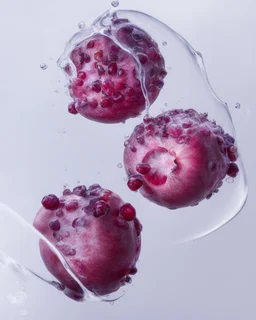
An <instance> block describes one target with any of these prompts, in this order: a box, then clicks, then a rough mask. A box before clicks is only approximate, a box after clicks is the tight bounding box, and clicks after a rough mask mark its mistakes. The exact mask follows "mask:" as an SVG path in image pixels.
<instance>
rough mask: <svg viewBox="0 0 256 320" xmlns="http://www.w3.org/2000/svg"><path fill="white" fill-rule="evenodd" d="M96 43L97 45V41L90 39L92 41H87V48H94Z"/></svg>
mask: <svg viewBox="0 0 256 320" xmlns="http://www.w3.org/2000/svg"><path fill="white" fill-rule="evenodd" d="M94 45H95V41H94V40H90V41H89V42H88V43H87V46H86V48H87V49H92V48H94Z"/></svg>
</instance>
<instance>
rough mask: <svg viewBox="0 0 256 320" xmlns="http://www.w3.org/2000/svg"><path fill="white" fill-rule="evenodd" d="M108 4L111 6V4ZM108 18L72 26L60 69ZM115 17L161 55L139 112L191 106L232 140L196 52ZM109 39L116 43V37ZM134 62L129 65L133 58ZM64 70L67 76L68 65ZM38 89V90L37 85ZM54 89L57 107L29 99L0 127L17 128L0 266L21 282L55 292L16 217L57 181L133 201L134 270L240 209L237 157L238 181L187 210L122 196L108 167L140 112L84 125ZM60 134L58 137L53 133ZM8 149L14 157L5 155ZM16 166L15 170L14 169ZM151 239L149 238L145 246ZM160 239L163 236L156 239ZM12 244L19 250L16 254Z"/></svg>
mask: <svg viewBox="0 0 256 320" xmlns="http://www.w3.org/2000/svg"><path fill="white" fill-rule="evenodd" d="M115 3H117V2H116V1H115ZM112 6H114V7H115V5H113V3H112ZM113 14H114V13H113V12H111V13H108V12H107V13H105V14H104V15H103V16H101V17H99V18H98V19H97V20H96V21H95V23H94V24H93V25H92V26H91V27H90V28H80V29H81V30H80V31H79V33H77V34H76V35H74V37H72V39H71V40H70V41H69V42H68V43H67V47H66V49H65V52H64V54H63V55H62V56H61V58H60V60H59V66H60V67H61V68H64V67H65V66H66V65H67V64H68V63H69V64H70V65H71V66H72V63H71V61H70V59H69V54H70V52H71V51H72V49H73V48H74V47H75V45H76V44H78V43H79V42H80V41H82V40H84V39H85V38H86V37H89V36H91V35H92V34H93V33H94V32H102V33H103V32H104V31H106V30H107V28H108V26H109V21H110V15H113ZM116 14H117V15H118V17H120V18H128V19H129V20H130V21H131V22H132V23H134V24H136V25H138V26H140V27H141V28H143V29H144V30H146V31H148V33H149V34H150V35H151V36H152V38H153V39H155V40H156V41H157V42H158V43H159V44H163V46H161V52H162V54H163V56H164V58H165V62H166V66H167V70H168V75H167V77H166V79H165V86H164V88H163V89H162V92H161V94H160V96H159V98H158V99H157V101H156V102H155V103H154V104H153V105H152V106H149V103H148V99H147V92H146V90H145V86H144V87H143V90H144V94H145V98H146V101H147V105H146V109H147V110H146V111H145V112H147V111H148V112H149V113H150V115H153V116H155V115H157V114H159V113H160V112H161V110H162V109H163V107H164V106H165V107H168V108H169V109H171V108H176V107H178V108H184V109H187V108H189V107H193V108H194V109H196V110H198V111H200V112H202V113H203V112H207V113H208V114H209V118H210V119H215V120H216V122H217V123H219V124H221V126H222V127H223V128H224V129H225V131H226V132H228V133H230V134H231V135H233V136H235V129H234V127H233V124H232V120H231V117H230V113H229V109H228V106H227V105H226V104H225V103H223V102H222V101H221V100H220V99H219V98H218V97H217V95H216V94H215V92H214V91H213V89H212V88H211V86H210V83H209V81H208V78H207V73H206V70H205V67H204V61H203V59H202V56H201V54H199V53H198V52H196V51H195V50H194V49H193V48H192V47H191V46H190V45H189V43H188V42H187V41H186V40H185V39H183V38H182V37H181V36H180V35H179V34H177V33H176V32H175V31H173V30H172V29H171V28H169V27H168V26H166V25H164V24H163V23H161V22H160V21H159V20H157V19H155V18H152V17H150V16H148V15H146V14H143V13H140V12H136V11H123V10H119V11H118V10H117V11H116ZM113 40H114V41H115V42H118V41H117V39H113ZM164 43H166V44H167V43H168V45H165V44H164ZM135 59H136V60H137V58H136V57H135ZM40 67H41V66H40ZM41 68H42V67H41ZM42 69H43V68H42ZM43 70H44V69H43ZM72 71H73V76H75V70H74V66H73V69H72ZM138 71H139V74H140V77H141V80H142V83H143V82H144V79H143V74H142V72H141V70H140V68H139V65H138ZM220 76H221V75H220ZM50 80H51V79H49V81H50ZM41 90H44V89H43V88H41ZM47 92H48V91H47V90H46V93H47ZM54 92H55V93H60V94H58V95H57V96H58V99H59V100H58V101H57V100H56V101H57V102H56V103H55V104H56V105H57V107H56V108H54V110H52V108H51V106H52V104H51V105H49V106H48V105H47V104H45V103H40V101H37V108H35V107H34V105H31V106H30V105H29V106H28V110H29V112H28V114H27V115H26V119H25V120H24V123H22V126H20V127H18V126H19V117H20V116H21V115H22V111H23V110H18V111H17V114H16V115H15V116H17V119H16V121H14V123H13V124H8V128H7V127H3V129H5V130H6V131H7V132H9V131H8V130H10V132H11V130H13V129H14V128H15V129H17V128H18V132H19V135H18V136H17V135H15V137H13V138H12V136H10V139H9V141H8V144H9V146H10V147H9V149H8V152H9V155H10V156H9V157H6V158H5V157H3V159H1V161H2V167H7V168H10V169H9V170H7V172H8V174H7V175H6V174H5V175H4V174H3V176H2V181H1V183H2V184H3V185H2V187H3V188H2V189H3V190H6V188H5V187H6V185H10V186H12V189H11V190H12V194H14V195H15V197H13V196H12V195H10V192H9V190H6V191H3V193H2V196H3V199H4V202H6V203H10V205H12V206H14V207H15V208H16V211H18V212H19V213H21V215H17V214H16V213H15V212H14V211H13V210H11V209H10V208H8V207H7V206H5V205H3V204H2V205H0V212H1V215H0V218H1V224H0V225H1V227H0V231H1V232H0V234H1V236H0V240H1V242H0V243H1V247H0V249H1V250H3V251H4V252H6V253H8V256H11V257H12V258H13V259H12V258H9V257H5V258H3V259H2V261H3V262H0V265H2V266H7V267H8V268H9V267H10V266H12V267H13V268H14V269H16V271H17V273H18V274H20V275H21V276H22V277H25V278H28V279H30V278H31V277H32V275H36V276H37V277H38V279H40V280H43V281H46V282H47V283H48V284H49V286H51V287H52V288H54V289H57V290H59V291H60V293H61V292H62V291H63V290H62V289H63V288H62V287H61V285H60V284H59V283H58V282H57V281H56V279H54V278H53V277H52V276H51V275H50V274H49V272H48V271H47V270H46V268H45V266H44V265H43V263H42V261H41V259H40V254H39V250H38V241H39V238H40V235H39V234H38V233H37V232H36V231H35V230H34V229H33V228H32V227H31V225H30V224H29V223H27V222H26V221H24V219H22V218H21V216H24V215H26V218H27V217H28V218H29V221H30V222H32V221H33V218H34V216H35V214H36V212H37V210H38V209H39V208H40V206H41V204H40V201H41V199H42V196H44V195H45V194H48V193H50V192H55V193H56V194H57V195H58V194H60V193H61V191H62V186H63V185H64V184H68V185H70V186H72V187H74V186H76V184H77V181H81V183H84V184H86V185H89V184H92V183H100V184H101V185H102V186H104V187H106V188H108V189H111V190H113V191H115V192H117V193H118V194H119V195H120V196H121V197H122V198H123V199H124V201H126V202H130V203H132V204H134V206H135V207H136V210H137V214H138V216H139V218H140V220H141V221H142V223H143V225H144V230H143V248H144V253H143V255H142V257H141V259H140V263H139V266H138V267H140V265H141V266H143V267H145V266H147V265H148V263H149V262H150V259H151V258H152V257H151V254H150V252H151V247H152V246H154V245H155V246H156V248H158V249H159V243H165V244H166V243H167V244H168V249H170V246H171V244H173V243H176V242H181V241H185V240H192V239H199V238H201V237H204V236H206V235H209V234H210V233H212V232H214V231H216V230H218V229H219V228H220V227H222V226H223V225H225V224H226V223H228V222H229V221H230V220H231V219H233V218H234V217H235V216H236V215H237V214H238V213H239V212H240V211H241V209H242V208H243V205H244V203H245V200H246V197H247V183H246V176H245V171H244V169H243V163H242V158H241V157H240V159H239V163H238V165H239V167H240V173H239V175H238V177H237V178H236V179H232V180H231V179H228V181H225V183H224V185H223V187H222V188H221V189H220V192H219V193H218V194H215V195H214V196H213V197H212V198H211V199H210V200H209V201H203V202H202V203H200V204H199V205H198V206H197V207H194V208H186V209H180V210H176V211H170V210H167V209H166V208H163V207H159V206H157V205H154V204H153V203H150V202H149V201H147V200H146V199H144V198H143V197H142V196H141V195H140V194H139V193H132V192H130V191H129V189H128V188H127V179H126V178H125V177H124V175H125V172H124V169H123V168H122V167H120V166H119V165H120V164H121V163H120V164H118V165H117V166H116V163H117V161H118V159H119V160H120V159H122V156H123V144H124V137H127V136H128V134H131V133H132V131H133V128H134V127H135V126H136V125H137V124H139V123H140V122H141V121H142V117H143V116H144V115H145V113H144V114H143V115H142V116H141V117H138V118H136V119H130V120H127V121H126V123H125V124H115V125H108V126H107V125H104V124H100V123H95V122H92V121H88V120H87V119H84V118H82V117H81V116H79V115H76V116H73V117H72V116H71V115H69V114H68V113H67V107H66V106H67V105H68V103H69V99H68V98H67V97H66V95H65V94H64V93H63V95H62V93H61V92H59V91H58V90H55V91H54ZM166 101H168V104H167V102H166ZM6 112H8V111H6ZM14 120H15V119H14ZM12 125H13V126H14V127H12ZM46 128H47V130H46ZM59 128H65V129H63V130H65V132H64V131H63V130H62V131H61V130H60V129H59ZM15 132H16V131H15ZM31 132H32V133H33V134H31ZM61 132H62V133H65V134H59V133H61ZM4 133H6V132H4ZM17 139H18V140H17ZM13 146H15V148H13ZM238 147H239V146H238ZM13 149H15V153H12V152H13V151H12V150H13ZM32 150H33V152H32ZM17 163H19V166H17V165H16V164H17ZM39 163H40V165H39ZM117 167H118V168H117ZM120 169H122V170H120ZM99 170H100V171H99ZM24 172H25V173H24ZM99 172H100V174H99ZM8 189H9V188H8ZM159 230H161V232H159ZM17 235H18V236H17ZM152 238H153V239H157V241H155V243H153V244H152V242H151V239H152ZM163 239H165V241H164V242H163ZM6 240H7V241H6ZM166 240H167V241H168V242H167V241H166ZM161 241H162V242H161ZM158 242H159V243H158ZM5 243H6V245H4V244H5ZM20 246H22V247H23V248H26V249H27V250H19V247H20ZM51 249H52V250H53V251H54V252H55V253H56V254H57V255H58V256H59V258H60V259H61V261H62V262H63V264H64V266H65V268H67V270H68V272H69V273H70V274H71V275H72V276H73V277H74V278H75V275H74V274H72V271H71V270H69V268H68V266H67V264H66V263H65V260H64V259H63V258H62V257H61V256H60V254H59V253H58V252H57V251H56V249H55V248H53V247H51ZM31 256H32V257H33V258H31ZM164 257H165V254H163V255H162V259H163V263H164ZM0 261H1V260H0ZM16 261H18V262H16ZM10 262H11V264H10ZM145 268H146V267H145ZM135 282H136V278H135ZM80 285H81V284H80ZM81 287H82V288H83V290H84V293H85V300H86V301H88V300H89V301H95V300H96V301H100V300H102V299H103V300H108V299H109V300H111V299H112V298H111V297H109V298H108V297H106V298H105V297H103V298H99V297H95V296H94V295H93V294H91V293H90V292H88V290H86V288H84V287H83V286H82V285H81ZM64 293H65V292H64ZM121 294H122V293H121V292H119V293H118V294H117V296H115V297H120V296H121ZM9 298H10V299H9V301H14V300H15V299H16V298H13V296H10V297H9ZM113 299H114V298H113ZM25 310H26V309H23V313H26V312H25Z"/></svg>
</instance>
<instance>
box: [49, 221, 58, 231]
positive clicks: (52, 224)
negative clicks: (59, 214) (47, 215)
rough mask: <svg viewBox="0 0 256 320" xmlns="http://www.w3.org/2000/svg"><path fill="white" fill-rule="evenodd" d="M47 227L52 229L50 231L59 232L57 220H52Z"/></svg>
mask: <svg viewBox="0 0 256 320" xmlns="http://www.w3.org/2000/svg"><path fill="white" fill-rule="evenodd" d="M49 227H50V229H52V231H59V230H60V222H59V220H53V221H51V222H50V223H49Z"/></svg>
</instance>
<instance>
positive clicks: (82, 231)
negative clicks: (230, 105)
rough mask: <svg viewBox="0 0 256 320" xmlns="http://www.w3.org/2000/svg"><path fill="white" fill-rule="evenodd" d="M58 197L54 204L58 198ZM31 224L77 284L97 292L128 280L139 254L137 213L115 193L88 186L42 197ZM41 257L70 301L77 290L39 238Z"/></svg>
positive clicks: (104, 290)
mask: <svg viewBox="0 0 256 320" xmlns="http://www.w3.org/2000/svg"><path fill="white" fill-rule="evenodd" d="M56 199H57V200H58V206H57V205H56V204H57V201H56ZM42 203H43V207H42V208H41V209H40V210H39V212H38V214H37V216H36V218H35V220H34V226H35V227H36V228H37V229H38V230H39V231H40V232H41V233H42V234H43V235H44V236H45V237H46V238H47V239H48V240H49V241H50V242H51V243H52V244H53V245H54V246H55V247H56V248H57V249H58V250H59V251H60V253H61V254H62V255H63V256H64V257H65V259H66V261H67V263H68V265H69V266H70V268H71V269H72V271H73V272H74V274H75V275H76V276H77V277H78V278H79V280H80V281H81V282H82V284H83V285H84V286H85V287H86V288H88V289H89V290H90V291H92V292H93V293H95V294H97V295H105V294H109V293H112V292H115V291H117V290H118V289H119V288H120V286H122V285H124V284H125V283H129V282H131V278H130V275H131V274H134V273H135V272H134V270H135V266H136V262H137V260H138V257H139V254H140V246H141V240H140V233H141V230H142V226H141V224H140V222H139V220H138V219H137V218H136V211H135V209H134V207H133V206H132V205H131V204H129V203H124V202H123V201H122V200H121V198H120V197H119V196H118V195H116V194H115V193H113V192H111V191H109V190H106V189H102V188H101V187H100V186H99V185H96V184H95V185H92V186H91V187H89V188H88V190H87V189H86V187H85V186H78V187H76V188H75V189H74V190H73V191H72V192H71V191H70V190H65V191H64V192H63V195H62V196H61V197H60V198H57V197H56V196H54V195H49V196H46V197H44V199H43V201H42ZM40 252H41V256H42V259H43V261H44V263H45V265H46V267H47V269H48V270H49V271H50V273H51V274H53V275H54V276H55V277H56V278H57V279H58V280H59V281H60V282H61V283H62V284H63V285H65V286H66V287H67V288H68V289H70V290H71V291H70V292H71V293H70V294H69V295H70V296H71V297H72V298H74V299H79V297H80V298H81V295H82V291H81V288H80V286H79V285H78V284H77V283H76V281H75V280H74V279H73V278H72V277H71V276H70V275H69V274H68V273H67V271H66V269H65V268H64V267H63V265H62V263H61V262H60V261H59V259H58V257H57V256H56V255H55V254H54V253H53V252H52V251H51V250H50V249H49V247H48V246H47V245H46V243H45V242H44V241H43V240H41V241H40Z"/></svg>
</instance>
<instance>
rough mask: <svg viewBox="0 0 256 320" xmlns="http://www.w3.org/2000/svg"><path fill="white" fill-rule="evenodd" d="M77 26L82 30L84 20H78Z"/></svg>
mask: <svg viewBox="0 0 256 320" xmlns="http://www.w3.org/2000/svg"><path fill="white" fill-rule="evenodd" d="M78 28H79V29H80V30H83V29H84V28H85V22H84V21H80V22H78Z"/></svg>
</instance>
